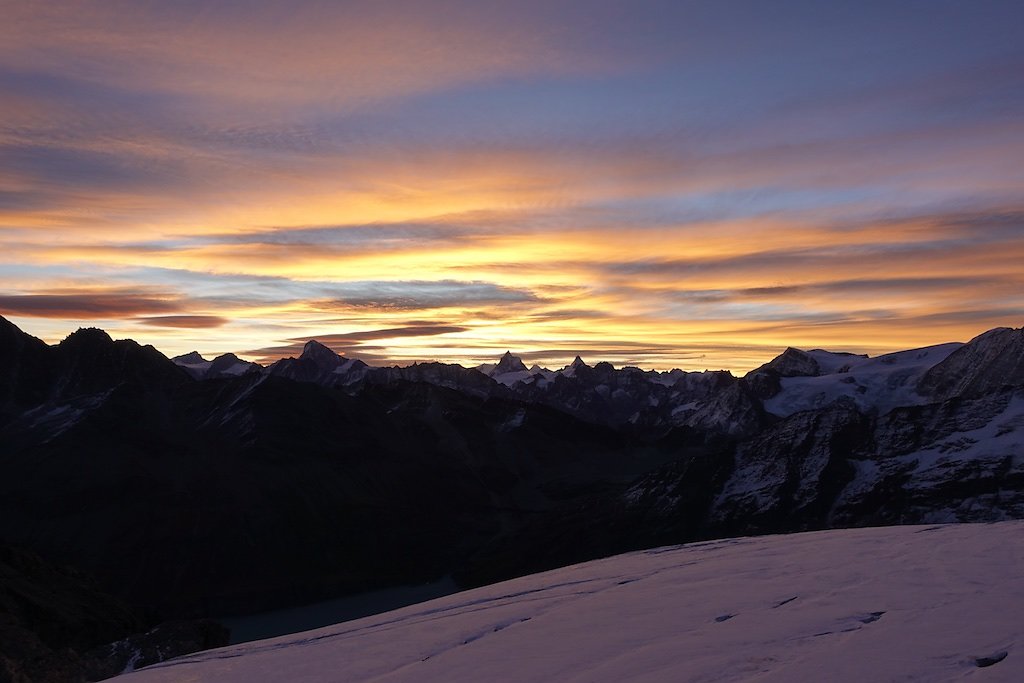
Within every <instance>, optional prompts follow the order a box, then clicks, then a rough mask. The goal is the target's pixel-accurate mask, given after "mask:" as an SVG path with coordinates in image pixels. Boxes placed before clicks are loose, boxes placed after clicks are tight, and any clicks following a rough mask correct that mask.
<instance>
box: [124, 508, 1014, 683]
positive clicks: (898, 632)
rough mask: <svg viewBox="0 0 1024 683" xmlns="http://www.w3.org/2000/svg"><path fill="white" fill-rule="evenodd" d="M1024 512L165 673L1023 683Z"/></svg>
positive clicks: (546, 577)
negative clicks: (1011, 518)
mask: <svg viewBox="0 0 1024 683" xmlns="http://www.w3.org/2000/svg"><path fill="white" fill-rule="evenodd" d="M1022 613H1024V522H1004V523H999V524H986V525H948V526H932V527H921V526H918V527H890V528H875V529H853V530H842V531H825V532H814V533H804V534H794V535H790V536H765V537H760V538H741V539H731V540H721V541H711V542H705V543H694V544H689V545H685V546H677V547H668V548H660V549H657V550H650V551H644V552H638V553H631V554H627V555H621V556H618V557H613V558H609V559H606V560H599V561H596V562H589V563H586V564H581V565H576V566H573V567H567V568H565V569H559V570H556V571H552V572H547V573H544V574H537V575H534V576H529V577H525V578H522V579H517V580H513V581H508V582H505V583H501V584H496V585H493V586H489V587H486V588H481V589H477V590H473V591H467V592H464V593H460V594H456V595H452V596H448V597H445V598H440V599H438V600H433V601H431V602H427V603H423V604H421V605H415V606H412V607H407V608H403V609H401V610H397V611H394V612H390V613H387V614H382V615H378V616H374V617H368V618H365V619H361V620H358V621H352V622H347V623H343V624H337V625H335V626H331V627H327V628H323V629H318V630H315V631H308V632H306V633H301V634H295V635H291V636H284V637H281V638H275V639H271V640H265V641H259V642H255V643H248V644H245V645H239V646H234V647H229V648H223V649H219V650H212V651H209V652H204V653H199V654H196V655H191V656H187V657H183V658H180V659H176V660H172V661H169V662H165V663H163V664H158V665H155V666H153V667H149V668H147V669H144V670H142V671H139V672H136V673H134V674H131V675H129V676H128V678H126V679H125V681H126V683H128V682H129V681H130V682H131V683H147V682H154V683H155V682H158V681H168V682H170V681H218V682H221V683H233V682H236V681H237V682H242V681H244V682H249V681H290V682H296V683H298V682H306V683H320V682H327V681H331V682H335V681H379V682H381V683H383V682H385V681H415V682H417V683H423V682H429V681H444V682H446V683H447V682H450V681H560V682H573V681H575V682H580V683H582V682H584V681H587V682H592V683H602V682H613V681H614V682H616V683H617V682H619V681H634V682H637V681H651V682H655V681H656V682H658V683H661V682H663V681H693V682H697V681H708V682H710V681H750V680H757V681H779V682H782V681H785V682H787V683H788V682H790V681H833V682H835V681H838V682H841V681H851V682H854V681H855V682H856V683H863V682H864V681H895V680H899V681H927V682H929V683H934V682H937V681H960V680H971V681H1021V680H1024V621H1022V620H1021V619H1020V615H1021V614H1022Z"/></svg>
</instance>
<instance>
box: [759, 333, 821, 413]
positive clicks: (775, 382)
mask: <svg viewBox="0 0 1024 683" xmlns="http://www.w3.org/2000/svg"><path fill="white" fill-rule="evenodd" d="M820 373H821V368H820V367H819V366H818V361H816V360H814V358H813V357H812V356H811V355H810V354H809V353H807V352H806V351H801V350H800V349H794V348H793V347H792V346H791V347H789V348H787V349H786V350H785V351H783V352H782V353H781V354H779V355H778V356H776V357H775V358H773V359H772V360H770V361H768V362H767V363H765V364H764V365H762V366H761V367H759V368H755V369H754V370H751V371H750V372H748V373H747V374H746V376H745V377H744V378H743V379H744V380H746V382H747V384H748V385H749V386H750V388H751V391H753V392H754V395H756V396H757V397H758V398H760V399H762V400H765V399H769V398H771V397H772V396H774V395H776V394H777V393H779V391H780V390H781V389H782V383H781V381H780V380H781V379H782V378H783V377H817V376H818V375H819V374H820Z"/></svg>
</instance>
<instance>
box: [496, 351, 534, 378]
mask: <svg viewBox="0 0 1024 683" xmlns="http://www.w3.org/2000/svg"><path fill="white" fill-rule="evenodd" d="M526 371H527V370H526V365H525V364H524V363H523V360H522V359H521V358H519V356H513V355H512V352H511V351H506V352H505V355H504V356H502V357H501V360H499V361H498V364H497V365H495V366H494V369H493V370H491V373H490V374H491V376H492V377H493V376H494V375H503V374H505V373H508V372H526Z"/></svg>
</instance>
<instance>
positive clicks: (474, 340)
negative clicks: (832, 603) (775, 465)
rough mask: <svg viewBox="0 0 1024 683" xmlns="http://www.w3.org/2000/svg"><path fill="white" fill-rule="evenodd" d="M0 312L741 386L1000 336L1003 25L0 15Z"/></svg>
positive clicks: (815, 9) (776, 19) (271, 343)
mask: <svg viewBox="0 0 1024 683" xmlns="http://www.w3.org/2000/svg"><path fill="white" fill-rule="evenodd" d="M0 16H3V17H4V20H3V21H2V22H0V315H3V316H4V317H6V318H8V319H10V320H11V321H13V322H14V323H15V324H17V325H18V326H19V327H21V328H22V329H23V330H25V331H26V332H29V333H30V334H33V335H36V336H38V337H41V338H42V339H44V340H46V341H48V342H51V343H55V342H57V341H59V340H60V339H62V338H63V337H65V336H66V335H67V334H69V333H70V332H72V331H74V330H75V329H77V328H78V327H102V328H104V329H106V330H107V331H108V332H110V334H111V335H112V336H114V337H115V338H132V339H135V340H137V341H139V342H140V343H143V344H153V345H154V346H156V347H157V348H158V349H160V350H161V351H162V352H164V353H165V354H167V355H169V356H173V355H176V354H180V353H185V352H188V351H191V350H198V351H200V352H201V353H203V354H205V355H207V356H208V357H210V356H213V355H217V354H219V353H224V352H228V351H231V352H235V353H238V354H239V355H241V356H243V357H245V358H248V359H253V360H257V361H262V362H268V361H271V360H273V359H275V358H278V357H282V356H289V355H297V354H298V353H299V352H300V351H301V348H302V345H303V343H304V342H305V341H306V340H308V339H311V338H316V339H319V340H321V341H323V342H325V343H327V344H328V345H330V346H331V347H332V348H334V349H335V350H336V351H338V352H340V353H343V354H345V355H348V356H352V357H358V358H362V359H364V360H366V361H367V362H370V363H371V364H384V363H391V362H397V363H401V364H405V363H408V362H412V361H419V360H442V361H446V362H460V363H463V364H466V365H473V364H477V363H481V362H485V361H493V360H494V359H496V357H497V356H499V355H500V354H501V353H503V352H504V351H505V350H507V349H508V350H512V351H513V352H515V353H517V354H518V355H521V356H522V357H523V358H524V359H525V360H526V361H527V362H528V363H533V362H538V363H540V364H542V365H547V366H551V367H561V366H562V365H565V364H566V363H568V362H570V361H571V360H572V358H573V357H574V356H575V355H577V354H578V355H581V356H582V357H583V358H584V359H585V360H587V361H591V362H594V361H598V360H607V361H611V362H613V363H615V364H616V365H620V364H628V365H638V366H641V367H644V368H656V369H669V368H673V367H680V368H684V369H687V370H703V369H705V368H709V369H720V368H725V369H730V370H733V371H734V372H743V371H746V370H749V369H751V368H753V367H755V366H757V365H759V364H761V363H763V362H765V361H767V360H769V359H770V358H772V357H773V356H775V355H777V354H778V353H779V352H780V351H781V350H783V349H784V348H785V347H786V346H796V347H799V348H829V349H832V350H845V351H853V352H858V353H870V354H872V355H875V354H877V353H884V352H887V351H893V350H898V349H904V348H911V347H917V346H924V345H929V344H936V343H941V342H948V341H966V340H967V339H970V338H971V337H973V336H975V335H977V334H979V333H981V332H983V331H984V330H986V329H989V328H992V327H997V326H1011V327H1020V326H1021V325H1024V266H1022V264H1024V163H1022V162H1021V160H1022V159H1024V3H1021V2H1019V1H1018V0H1009V1H1003V2H997V1H993V0H970V1H963V2H954V1H948V0H929V1H927V2H915V1H909V0H908V1H893V0H889V1H886V2H875V1H872V0H863V1H860V2H820V1H817V0H815V1H807V2H804V1H798V0H780V1H778V2H772V3H766V2H757V1H752V0H748V1H731V0H717V1H711V0H707V1H701V2H689V1H686V0H674V1H667V2H649V1H644V0H631V1H629V2H609V1H602V0H589V1H586V2H559V1H558V0H546V1H544V2H534V1H532V0H520V1H516V2H488V1H487V0H437V1H433V0H429V1H428V0H409V1H406V0H375V1H367V2H300V1H296V0H291V1H289V2H266V1H265V2H260V1H258V0H253V1H248V2H241V1H223V2H190V1H187V0H181V1H176V2H173V3H169V2H163V1H159V2H147V1H142V0H139V1H131V2H120V1H118V0H104V1H102V2H89V1H87V0H85V1H78V2H61V1H59V0H55V1H52V2H28V1H25V0H0Z"/></svg>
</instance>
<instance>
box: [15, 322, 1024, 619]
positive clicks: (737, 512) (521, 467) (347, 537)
mask: <svg viewBox="0 0 1024 683" xmlns="http://www.w3.org/2000/svg"><path fill="white" fill-rule="evenodd" d="M1010 518H1024V329H1010V328H999V329H994V330H990V331H988V332H985V333H984V334H981V335H979V336H978V337H976V338H974V339H972V340H971V341H969V342H967V343H963V344H960V343H954V344H942V345H938V346H932V347H927V348H923V349H913V350H909V351H902V352H898V353H892V354H887V355H884V356H878V357H874V358H869V357H866V356H861V355H854V354H847V353H835V352H830V351H824V350H806V351H805V350H799V349H794V348H789V349H786V350H785V351H784V352H782V353H781V354H780V355H779V356H778V357H777V358H775V359H774V360H772V361H771V362H769V363H767V364H765V365H764V366H762V367H760V368H757V369H755V370H753V371H751V372H749V373H747V374H746V375H745V376H743V377H735V376H733V375H732V374H730V373H729V372H725V371H715V372H684V371H681V370H672V371H671V372H654V371H645V370H641V369H639V368H632V367H624V368H615V367H613V366H612V365H610V364H608V363H596V364H595V365H593V366H591V365H588V364H586V363H585V362H583V360H581V359H579V358H577V359H576V360H575V361H574V362H573V363H572V364H570V365H569V366H566V367H565V368H562V369H560V370H548V369H544V368H539V367H536V366H535V367H532V368H527V367H526V365H525V364H524V363H523V362H522V360H521V359H519V358H517V357H515V356H514V355H513V354H511V353H506V354H505V355H504V356H503V357H502V358H501V359H500V360H498V362H496V363H495V364H494V365H485V366H481V367H479V368H464V367H461V366H458V365H449V364H443V363H420V364H414V365H411V366H408V367H370V366H368V365H367V364H365V363H363V362H361V361H359V360H357V359H350V358H344V357H342V356H339V355H337V354H336V353H334V352H333V351H331V350H330V349H329V348H327V347H326V346H324V345H322V344H320V343H318V342H316V341H310V342H309V343H308V344H306V347H305V349H304V350H303V352H302V354H301V355H300V356H299V357H298V358H288V359H283V360H280V361H278V362H276V363H273V364H271V365H269V366H267V367H261V366H259V365H257V364H254V363H249V362H246V361H243V360H240V359H238V358H237V357H235V356H233V355H230V354H228V355H225V356H221V357H219V358H216V359H214V360H206V359H204V358H203V357H202V356H200V355H199V354H196V353H192V354H187V355H185V356H179V357H177V358H174V359H168V358H166V357H165V356H163V355H162V354H161V353H159V352H158V351H157V350H156V349H154V348H152V347H149V346H140V345H139V344H137V343H135V342H133V341H130V340H118V341H114V340H112V339H111V338H110V337H109V336H108V335H107V334H106V333H104V332H102V331H101V330H97V329H82V330H78V331H77V332H75V333H73V334H71V335H70V336H68V337H67V338H66V339H64V340H63V341H62V342H60V343H59V344H56V345H52V346H51V345H47V344H46V343H44V342H42V341H40V340H38V339H36V338H34V337H32V336H30V335H27V334H25V333H24V332H22V331H21V330H19V329H18V328H17V327H16V326H15V325H13V324H12V323H10V322H9V321H7V320H5V319H3V318H0V540H3V541H4V542H6V543H10V544H13V545H15V546H17V547H20V548H24V549H26V551H28V552H32V553H38V554H39V555H40V556H41V557H42V558H45V560H46V561H47V562H53V563H56V564H58V565H72V566H74V567H76V568H78V569H79V570H81V571H83V572H85V573H87V574H88V575H91V576H93V577H95V579H96V581H97V585H98V586H99V588H100V589H102V590H103V591H105V592H107V593H109V594H111V596H112V597H113V599H115V600H117V601H123V603H125V604H129V605H131V606H133V607H134V608H135V609H138V610H140V611H141V612H142V613H144V614H146V615H147V618H148V619H149V620H150V621H151V622H153V623H155V621H158V620H160V619H180V618H198V617H210V616H218V615H225V614H241V613H253V612H259V611H263V610H268V609H272V608H276V607H284V606H291V605H297V604H302V603H305V602H310V601H314V600H318V599H321V598H326V597H333V596H339V595H344V594H352V593H358V592H362V591H367V590H371V589H375V588H380V587H385V586H393V585H402V584H412V583H421V582H427V581H431V580H434V579H437V578H439V577H442V576H446V575H452V576H454V577H455V579H456V581H457V582H458V583H459V584H460V585H461V586H464V587H466V586H474V585H481V584H485V583H490V582H494V581H498V580H502V579H507V578H510V577H513V576H518V575H523V574H527V573H530V572H535V571H539V570H544V569H550V568H554V567H558V566H564V565H567V564H571V563H574V562H579V561H584V560H589V559H593V558H596V557H603V556H607V555H612V554H615V553H620V552H624V551H629V550H635V549H639V548H647V547H654V546H657V545H663V544H666V543H682V542H687V541H693V540H698V539H706V538H717V537H723V536H735V535H744V534H761V533H771V532H788V531H802V530H809V529H822V528H829V527H851V526H864V525H887V524H903V523H935V522H952V521H961V522H965V521H968V522H969V521H996V520H1002V519H1010ZM119 604H121V603H119Z"/></svg>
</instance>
